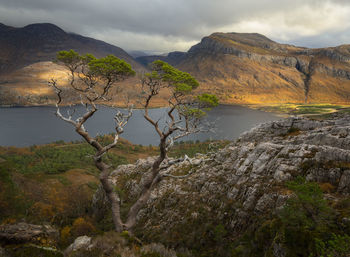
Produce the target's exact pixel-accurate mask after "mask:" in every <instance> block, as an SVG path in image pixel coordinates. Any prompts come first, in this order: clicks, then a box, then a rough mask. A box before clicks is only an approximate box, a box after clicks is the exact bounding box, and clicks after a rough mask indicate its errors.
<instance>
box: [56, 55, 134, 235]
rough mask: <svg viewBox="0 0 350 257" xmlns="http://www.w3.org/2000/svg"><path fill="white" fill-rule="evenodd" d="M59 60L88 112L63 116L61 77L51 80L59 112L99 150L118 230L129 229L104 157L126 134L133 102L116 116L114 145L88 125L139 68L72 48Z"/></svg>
mask: <svg viewBox="0 0 350 257" xmlns="http://www.w3.org/2000/svg"><path fill="white" fill-rule="evenodd" d="M57 60H58V61H59V62H61V63H62V64H63V65H64V66H66V67H67V68H68V70H69V72H70V79H69V80H70V82H69V85H70V87H71V89H73V92H75V93H78V94H79V97H80V102H81V104H82V105H83V106H84V108H85V113H84V114H82V115H78V117H77V118H75V119H73V114H74V113H75V110H73V111H72V112H67V115H66V116H65V115H63V114H62V113H61V110H60V106H61V104H62V100H63V99H62V92H63V89H62V87H60V86H59V85H58V83H57V80H54V79H51V81H50V82H49V85H50V86H52V87H53V88H54V89H55V91H56V94H57V98H58V100H57V103H56V115H57V117H59V118H60V119H62V120H63V121H65V122H67V123H69V124H71V125H73V127H74V128H75V131H76V132H77V133H78V134H79V135H80V136H82V137H83V138H84V140H85V141H86V142H87V143H89V144H90V145H91V146H92V147H93V148H94V149H95V155H94V156H93V159H94V163H95V165H96V167H97V168H98V170H99V171H100V181H101V184H102V188H103V190H104V191H105V193H106V196H107V198H108V200H109V201H110V203H111V206H112V217H113V222H114V226H115V229H116V230H117V231H123V230H124V229H125V228H124V226H123V222H122V221H121V217H120V198H119V196H118V194H117V193H116V192H115V190H114V186H113V185H112V183H111V182H110V180H109V173H110V172H111V166H110V165H108V164H107V163H106V161H105V160H104V159H103V156H104V155H105V154H106V153H107V152H108V151H109V150H110V149H112V148H113V147H115V146H116V145H117V143H118V139H119V136H120V134H122V133H123V131H124V127H125V126H126V124H127V122H128V120H129V118H130V117H131V115H132V105H130V106H129V107H128V110H127V112H126V113H125V112H124V113H123V112H121V111H117V113H116V115H115V116H114V120H115V123H116V127H115V134H114V140H113V142H112V143H110V144H107V145H102V144H101V143H100V142H98V141H97V139H96V138H95V137H93V136H92V135H90V134H89V133H88V131H87V130H86V129H85V127H84V124H85V123H86V121H87V120H89V119H90V118H91V117H92V116H93V115H94V114H95V113H96V112H97V111H98V105H97V104H98V103H102V102H106V101H110V100H111V97H110V95H109V94H110V91H111V89H112V88H113V87H114V86H115V85H116V83H117V82H120V81H123V80H125V79H126V78H128V77H131V76H134V75H135V71H133V70H132V68H131V66H130V64H128V63H126V62H125V61H123V60H120V59H118V58H117V57H115V56H113V55H108V56H107V57H104V58H100V59H97V58H95V57H94V56H93V55H91V54H86V55H84V56H81V55H79V54H78V53H76V52H75V51H73V50H70V51H60V52H58V54H57Z"/></svg>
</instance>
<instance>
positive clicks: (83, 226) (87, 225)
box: [71, 217, 96, 237]
mask: <svg viewBox="0 0 350 257" xmlns="http://www.w3.org/2000/svg"><path fill="white" fill-rule="evenodd" d="M95 232H96V228H95V226H94V225H93V224H92V222H91V221H89V220H87V219H85V218H83V217H79V218H77V219H75V220H74V222H73V225H72V228H71V234H72V235H73V236H74V237H78V236H83V235H91V234H93V233H95Z"/></svg>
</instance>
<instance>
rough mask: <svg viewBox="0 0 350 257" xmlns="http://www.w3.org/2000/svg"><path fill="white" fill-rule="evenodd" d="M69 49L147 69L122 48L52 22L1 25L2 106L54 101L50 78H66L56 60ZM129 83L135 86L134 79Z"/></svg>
mask: <svg viewBox="0 0 350 257" xmlns="http://www.w3.org/2000/svg"><path fill="white" fill-rule="evenodd" d="M70 49H73V50H75V51H76V52H78V53H80V54H85V53H91V54H93V55H95V56H96V57H104V56H106V55H108V54H113V55H115V56H117V57H118V58H121V59H123V60H125V61H127V62H128V63H130V64H131V65H132V66H133V68H134V69H135V70H137V71H142V70H144V67H143V66H142V65H140V64H139V63H138V62H136V61H135V60H134V59H133V57H131V56H130V55H129V54H128V53H126V52H125V51H124V50H123V49H121V48H119V47H116V46H113V45H110V44H107V43H105V42H103V41H100V40H96V39H93V38H89V37H84V36H81V35H78V34H73V33H67V32H65V31H63V30H62V29H61V28H59V27H57V26H56V25H53V24H49V23H42V24H31V25H28V26H25V27H23V28H14V27H10V26H6V25H4V24H0V105H38V104H48V103H50V104H52V103H53V102H54V97H55V96H54V95H53V94H52V93H53V92H52V91H50V90H49V88H48V87H47V81H49V80H50V78H52V77H55V78H59V79H62V80H63V81H65V80H66V79H67V71H66V70H65V69H64V68H63V67H61V66H59V65H57V64H55V63H54V61H55V59H56V54H57V52H58V51H61V50H70ZM127 84H128V85H130V87H132V86H133V85H134V84H135V81H131V82H127Z"/></svg>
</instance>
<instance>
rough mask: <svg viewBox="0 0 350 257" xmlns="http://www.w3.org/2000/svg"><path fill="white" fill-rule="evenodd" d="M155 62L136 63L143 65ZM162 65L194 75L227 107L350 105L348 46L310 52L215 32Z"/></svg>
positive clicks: (260, 37)
mask: <svg viewBox="0 0 350 257" xmlns="http://www.w3.org/2000/svg"><path fill="white" fill-rule="evenodd" d="M147 58H148V59H147ZM162 58H163V59H164V57H162ZM154 59H156V57H139V58H138V60H139V61H140V62H142V63H143V64H147V60H149V61H152V60H154ZM165 60H166V61H169V62H170V63H173V64H174V65H176V67H178V68H179V69H182V70H185V71H187V72H190V73H191V74H193V75H195V76H196V78H197V79H198V80H199V81H200V82H201V84H202V85H204V87H205V90H206V91H210V92H215V93H216V94H218V95H219V96H220V98H221V101H222V102H225V103H252V104H256V103H287V102H298V103H303V102H305V101H307V102H332V103H335V102H336V103H348V102H349V100H350V45H342V46H338V47H329V48H321V49H308V48H304V47H296V46H292V45H285V44H279V43H276V42H274V41H272V40H270V39H268V38H267V37H265V36H263V35H260V34H256V33H214V34H212V35H210V36H207V37H204V38H203V39H202V40H201V42H200V43H198V44H197V45H194V46H192V47H191V49H190V50H189V51H188V52H187V53H182V54H179V53H177V54H176V57H175V58H174V55H173V54H172V53H170V54H169V56H168V59H167V58H165Z"/></svg>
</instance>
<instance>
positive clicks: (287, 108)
mask: <svg viewBox="0 0 350 257" xmlns="http://www.w3.org/2000/svg"><path fill="white" fill-rule="evenodd" d="M74 105H79V104H66V105H61V107H67V106H74ZM99 105H100V106H105V107H114V108H127V106H126V105H114V104H99ZM220 105H222V106H243V107H247V108H251V109H255V110H261V111H264V112H270V113H274V114H277V115H278V116H281V117H289V116H318V115H324V114H330V113H335V112H342V113H344V112H346V113H350V103H347V104H343V103H342V104H333V103H308V104H305V103H276V104H242V103H239V104H238V103H232V104H229V103H221V104H220ZM27 107H55V104H31V105H28V104H26V105H18V104H13V105H1V104H0V108H27ZM164 107H166V106H164V105H161V104H159V105H153V106H151V107H150V108H151V109H156V108H164ZM134 109H142V107H140V106H136V107H134Z"/></svg>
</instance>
